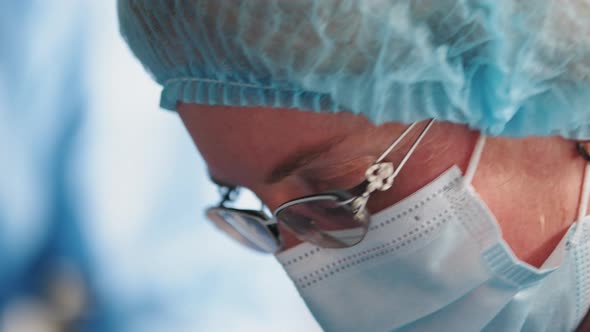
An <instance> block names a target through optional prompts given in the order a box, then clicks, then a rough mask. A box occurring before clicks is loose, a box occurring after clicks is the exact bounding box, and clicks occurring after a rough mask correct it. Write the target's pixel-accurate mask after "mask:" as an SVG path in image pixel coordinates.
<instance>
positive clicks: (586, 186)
mask: <svg viewBox="0 0 590 332" xmlns="http://www.w3.org/2000/svg"><path fill="white" fill-rule="evenodd" d="M576 149H577V150H578V152H579V153H580V154H581V155H582V157H583V158H584V159H585V160H586V166H585V167H584V180H583V182H582V194H581V195H580V204H579V206H578V220H577V221H576V231H575V232H574V235H573V237H572V240H571V244H572V245H576V244H578V242H579V241H580V237H581V236H582V220H583V219H584V218H585V217H586V215H587V214H588V200H589V199H590V155H589V154H588V151H587V150H586V148H585V147H584V145H582V143H576Z"/></svg>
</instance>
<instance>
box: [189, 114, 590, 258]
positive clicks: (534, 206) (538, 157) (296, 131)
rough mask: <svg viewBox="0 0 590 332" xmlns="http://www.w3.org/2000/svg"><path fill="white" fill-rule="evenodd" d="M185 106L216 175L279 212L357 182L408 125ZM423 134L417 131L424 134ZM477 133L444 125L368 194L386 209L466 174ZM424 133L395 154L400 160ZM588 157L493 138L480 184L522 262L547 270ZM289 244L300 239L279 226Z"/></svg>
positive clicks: (556, 141)
mask: <svg viewBox="0 0 590 332" xmlns="http://www.w3.org/2000/svg"><path fill="white" fill-rule="evenodd" d="M178 112H179V114H180V116H181V118H182V120H183V122H184V124H185V126H186V128H187V129H188V131H189V133H190V134H191V136H192V138H193V140H194V142H195V144H196V146H197V148H198V149H199V151H200V153H201V154H202V156H203V158H204V159H205V161H206V163H207V166H208V168H209V172H210V174H211V176H212V177H213V178H215V179H216V180H217V181H220V182H223V183H227V184H233V185H239V186H243V187H247V188H249V189H250V190H252V191H253V192H254V193H256V195H257V196H258V197H259V198H260V199H261V200H262V201H263V202H264V203H265V204H266V205H267V206H268V207H269V208H270V209H271V210H274V209H276V208H277V207H278V206H279V205H281V204H282V203H284V202H286V201H288V200H291V199H294V198H298V197H300V196H305V195H310V194H314V193H319V192H322V191H326V190H330V189H337V188H352V187H354V186H356V185H358V184H359V183H361V182H362V181H363V180H364V172H365V170H366V169H367V168H368V167H369V166H370V165H371V163H372V162H373V161H374V160H375V159H377V158H378V157H379V155H380V154H381V153H382V152H383V151H384V150H385V149H386V148H387V147H388V146H389V145H390V144H391V142H393V140H394V139H395V138H397V137H398V136H399V135H400V133H401V132H402V131H403V130H404V129H405V128H406V127H407V126H406V125H402V124H398V123H386V124H382V125H379V126H376V125H374V124H372V123H371V122H369V121H368V120H367V119H366V118H364V117H362V116H358V115H353V114H350V113H346V112H342V113H337V114H321V113H312V112H305V111H298V110H288V109H284V110H277V109H266V108H239V107H225V106H204V105H195V104H179V106H178ZM416 135H417V133H416ZM477 137H478V133H476V132H474V131H472V130H469V129H468V128H467V127H465V126H463V125H457V124H451V123H443V122H437V123H435V124H434V126H433V127H432V129H431V130H430V131H429V132H428V134H427V136H426V137H425V139H424V140H423V141H422V143H421V144H420V146H419V147H418V149H417V150H416V152H415V153H414V154H413V155H412V157H411V158H410V159H409V161H408V163H407V164H406V166H405V167H404V169H402V171H401V172H400V174H399V176H398V177H397V178H396V180H395V183H394V186H393V187H392V188H391V189H390V190H389V191H386V192H379V193H375V194H373V195H372V196H371V199H370V200H369V204H368V209H369V211H370V212H372V213H375V212H378V211H380V210H382V209H384V208H386V207H388V206H391V205H392V204H394V203H396V202H398V201H400V200H401V199H403V198H404V197H406V196H408V195H410V194H411V193H413V192H415V191H416V190H418V189H419V188H421V187H423V186H424V185H426V184H428V183H429V182H430V181H432V180H433V179H435V178H436V177H437V176H438V175H440V174H441V173H443V172H444V171H445V170H447V169H448V168H449V167H451V166H452V165H454V164H455V165H458V166H459V167H460V168H461V169H462V170H463V172H465V169H466V167H467V165H468V161H469V158H470V156H471V152H472V151H473V147H474V146H475V142H476V140H477ZM414 138H415V136H411V137H410V138H407V139H406V140H405V145H402V146H401V147H399V148H396V149H395V150H394V151H392V153H391V154H390V155H389V156H388V157H387V158H386V160H388V161H392V162H393V163H394V165H397V163H398V162H399V160H401V158H402V157H403V155H404V154H405V151H406V149H407V147H408V146H409V145H410V144H411V143H412V142H413V139H414ZM318 147H322V150H327V151H325V152H323V153H321V154H319V155H318V156H316V157H317V158H315V159H314V160H312V161H309V160H308V162H307V163H306V164H304V165H301V167H300V168H298V169H296V170H292V171H291V172H279V173H278V174H273V169H274V168H275V167H276V166H277V165H281V164H283V163H284V161H285V160H286V159H289V156H291V155H293V154H294V153H297V152H298V151H301V150H305V149H310V148H316V149H317V148H318ZM583 168H584V161H583V160H582V158H580V156H579V155H578V154H577V153H576V151H575V149H574V144H573V142H572V141H568V140H566V139H564V138H560V137H544V138H541V137H531V138H526V139H510V138H497V137H493V138H492V137H490V138H488V140H487V143H486V147H485V150H484V154H483V156H482V160H481V162H480V165H479V167H478V169H477V172H476V174H475V178H474V181H473V186H474V187H475V189H476V191H477V192H478V194H479V195H480V196H481V198H482V199H483V200H484V202H485V203H486V204H487V206H488V207H489V208H490V210H491V211H492V212H493V213H494V215H495V216H496V218H497V221H498V223H499V225H500V227H501V229H502V233H503V237H504V239H505V240H506V242H507V243H508V244H509V246H510V247H511V248H512V250H513V251H514V253H515V254H516V256H517V257H518V258H520V259H521V260H523V261H525V262H527V263H529V264H531V265H533V266H535V267H540V266H541V265H542V263H543V262H544V261H545V260H546V258H547V257H548V256H549V255H550V254H551V252H552V251H553V249H554V248H555V246H556V245H557V244H558V243H559V241H560V240H561V238H562V237H563V236H564V234H565V232H566V230H567V229H568V228H569V227H570V225H571V224H572V223H573V222H574V221H575V219H576V216H577V209H578V205H579V197H580V192H581V184H582V180H583ZM280 231H281V234H282V236H283V240H284V244H285V248H284V249H289V248H291V247H293V246H295V245H297V244H298V243H300V241H299V240H297V238H295V237H294V236H293V235H292V234H291V233H290V232H289V231H287V230H285V229H284V228H282V227H281V228H280Z"/></svg>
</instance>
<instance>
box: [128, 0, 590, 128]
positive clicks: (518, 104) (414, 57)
mask: <svg viewBox="0 0 590 332" xmlns="http://www.w3.org/2000/svg"><path fill="white" fill-rule="evenodd" d="M118 12H119V19H120V29H121V33H122V35H123V36H124V38H125V40H126V41H127V43H128V44H129V46H130V48H131V50H132V51H133V53H134V54H135V55H136V56H137V57H138V58H139V59H140V61H141V62H142V63H143V65H144V66H145V67H146V68H147V70H148V71H149V72H150V73H151V74H152V76H153V77H154V78H155V80H156V81H157V82H158V83H159V84H161V85H162V86H163V91H162V98H161V106H162V107H163V108H166V109H170V110H173V109H175V107H176V105H177V103H178V102H185V103H197V104H207V105H230V106H259V107H273V108H296V109H301V110H309V111H316V112H340V111H349V112H353V113H355V114H362V115H364V116H366V117H367V118H368V119H370V120H371V121H373V122H374V123H376V124H381V123H384V122H389V121H395V122H403V123H409V122H413V121H418V120H423V119H428V118H435V119H437V120H439V121H449V122H453V123H460V124H467V125H469V126H470V127H471V128H474V129H478V130H481V131H482V132H484V133H486V134H488V135H499V136H511V137H522V136H530V135H540V136H548V135H561V136H564V137H566V138H572V139H590V19H589V18H590V0H571V1H558V0H526V1H525V0H362V1H361V0H174V1H173V0H118Z"/></svg>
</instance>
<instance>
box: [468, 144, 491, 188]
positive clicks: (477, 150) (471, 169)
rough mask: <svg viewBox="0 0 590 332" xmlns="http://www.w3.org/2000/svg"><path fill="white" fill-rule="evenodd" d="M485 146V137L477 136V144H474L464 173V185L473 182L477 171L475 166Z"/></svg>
mask: <svg viewBox="0 0 590 332" xmlns="http://www.w3.org/2000/svg"><path fill="white" fill-rule="evenodd" d="M485 145H486V135H484V134H479V138H478V139H477V143H475V147H474V148H473V152H472V153H471V159H470V160H469V165H468V166H467V171H466V172H465V177H464V181H465V184H471V182H473V177H474V176H475V171H477V166H479V161H480V160H481V155H482V154H483V148H484V147H485Z"/></svg>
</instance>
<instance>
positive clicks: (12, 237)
mask: <svg viewBox="0 0 590 332" xmlns="http://www.w3.org/2000/svg"><path fill="white" fill-rule="evenodd" d="M86 33H87V29H86V22H85V18H84V6H83V3H82V2H79V1H68V0H56V1H41V0H36V1H35V0H19V1H2V2H0V45H1V46H0V330H2V329H3V328H6V329H9V330H10V329H14V328H18V327H15V326H12V325H10V327H8V326H7V325H4V324H9V323H7V321H11V320H12V319H13V318H12V317H10V311H11V310H13V309H14V308H13V307H16V306H20V304H19V303H20V302H22V301H29V299H34V300H35V301H36V302H35V303H37V302H38V303H43V305H46V306H51V305H54V304H55V303H49V302H51V300H49V299H48V297H51V296H52V295H51V289H52V287H54V286H55V285H57V284H56V282H57V279H58V278H62V277H65V278H66V279H67V280H70V281H71V280H72V279H71V278H70V277H72V275H70V276H65V274H68V273H74V274H75V275H76V277H75V278H77V279H76V282H77V281H80V282H81V284H77V285H73V284H67V285H66V284H64V287H71V286H72V287H78V286H81V287H86V288H85V289H84V290H81V289H79V290H80V291H83V292H85V296H86V297H87V300H88V301H94V298H93V295H92V293H93V290H92V289H91V288H92V287H91V283H92V278H91V275H92V271H91V270H92V267H91V264H92V263H91V257H90V253H89V251H88V248H87V241H86V238H85V234H84V232H83V227H82V218H81V215H80V213H79V212H80V211H79V210H78V205H79V203H80V202H79V200H78V199H79V197H78V193H77V192H75V190H74V185H75V179H74V178H73V177H72V165H71V162H72V158H73V157H74V154H75V151H76V142H77V139H76V138H77V135H78V133H79V129H80V128H81V126H82V123H83V119H84V117H85V114H86V108H87V91H86V87H85V80H84V75H83V66H84V58H85V55H86V45H87V44H86V43H85V38H84V37H85V34H86ZM65 266H67V267H68V268H67V270H68V272H65V270H63V268H64V267H65ZM64 273H65V274H64ZM66 279H63V281H64V282H66V281H65V280H66ZM67 282H69V281H67ZM27 303H28V302H27ZM86 304H89V303H86ZM97 304H98V303H94V305H97ZM80 309H82V308H80ZM56 310H57V309H56ZM83 310H85V309H83ZM99 316H101V314H100V311H99V310H98V307H96V308H95V309H94V311H93V315H92V317H86V318H85V319H83V320H79V321H77V322H76V328H75V330H76V331H95V330H96V331H99V330H102V328H103V327H104V325H100V324H98V323H97V322H98V320H99V319H98V317H99ZM31 318H33V317H31ZM34 318H36V319H37V318H38V319H41V317H34ZM78 318H79V317H78ZM78 318H72V319H73V320H78ZM94 320H96V321H94ZM91 321H92V322H91ZM72 322H73V321H72ZM72 322H68V323H67V324H70V323H72ZM62 327H63V328H67V329H68V330H71V329H72V328H73V326H72V325H64V326H62ZM45 328H48V329H49V328H51V327H49V326H46V327H45ZM10 331H12V330H10Z"/></svg>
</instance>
